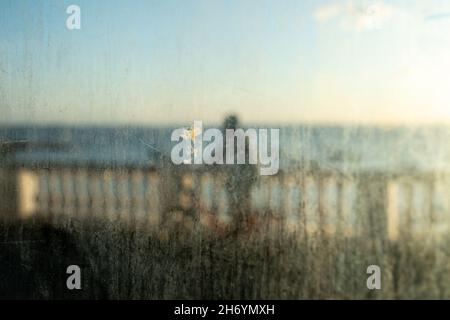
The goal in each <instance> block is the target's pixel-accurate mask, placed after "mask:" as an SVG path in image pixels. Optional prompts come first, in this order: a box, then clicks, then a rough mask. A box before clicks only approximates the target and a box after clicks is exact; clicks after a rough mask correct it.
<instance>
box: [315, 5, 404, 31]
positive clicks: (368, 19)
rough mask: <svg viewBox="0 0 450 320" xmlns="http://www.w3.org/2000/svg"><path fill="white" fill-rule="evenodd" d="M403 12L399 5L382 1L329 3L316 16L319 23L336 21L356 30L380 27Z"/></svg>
mask: <svg viewBox="0 0 450 320" xmlns="http://www.w3.org/2000/svg"><path fill="white" fill-rule="evenodd" d="M401 13H403V10H401V9H400V8H399V7H395V6H393V5H388V4H386V3H384V2H381V1H374V2H369V3H366V4H355V3H354V2H353V1H349V2H347V3H343V2H340V3H329V4H326V5H322V6H319V7H318V8H316V10H315V12H314V18H315V20H316V21H317V22H319V23H328V22H331V21H333V22H336V23H338V24H339V25H340V26H342V27H346V28H350V29H356V30H371V29H379V28H381V27H382V26H383V25H384V24H385V23H387V22H388V21H389V20H391V19H392V18H393V17H394V16H395V15H398V14H401Z"/></svg>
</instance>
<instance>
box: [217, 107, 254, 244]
mask: <svg viewBox="0 0 450 320" xmlns="http://www.w3.org/2000/svg"><path fill="white" fill-rule="evenodd" d="M223 127H224V137H226V129H233V130H236V129H238V128H239V120H238V117H237V116H236V115H229V116H227V117H226V118H225V121H224V124H223ZM226 145H227V144H226V143H225V144H224V148H226ZM233 152H234V164H231V165H230V164H226V165H224V166H223V168H224V171H225V176H226V182H225V190H226V194H227V198H228V210H229V213H230V215H231V217H232V225H231V232H232V234H234V235H235V236H238V235H239V234H242V233H245V232H246V231H248V229H249V218H250V213H251V212H250V211H251V189H252V186H253V185H254V183H255V182H256V179H257V166H256V165H254V164H249V161H248V160H249V159H248V157H249V141H248V138H247V137H246V138H245V164H236V163H237V161H236V156H237V143H236V138H234V151H233ZM225 154H226V150H224V155H225Z"/></svg>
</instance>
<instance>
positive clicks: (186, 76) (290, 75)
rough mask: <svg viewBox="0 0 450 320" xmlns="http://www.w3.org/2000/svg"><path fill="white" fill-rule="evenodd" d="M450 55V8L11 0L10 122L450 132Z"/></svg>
mask: <svg viewBox="0 0 450 320" xmlns="http://www.w3.org/2000/svg"><path fill="white" fill-rule="evenodd" d="M70 4H76V5H78V6H80V8H81V30H72V31H70V30H67V29H66V24H65V21H66V19H67V17H68V14H66V8H67V6H69V5H70ZM449 56H450V1H429V0H427V1H345V0H343V1H300V0H297V1H285V0H280V1H257V0H254V1H251V0H247V1H237V0H224V1H218V0H205V1H193V0H184V1H182V0H177V1H144V0H142V1H141V0H134V1H117V0H116V1H111V0H108V1H106V0H105V1H99V0H94V1H81V0H72V1H56V0H55V1H33V0H26V1H25V0H13V1H8V0H2V1H1V3H0V111H1V114H2V116H1V117H0V122H1V123H5V122H6V123H23V122H32V123H75V124H86V123H88V124H93V123H96V124H97V123H98V124H116V123H120V124H165V123H191V122H192V121H193V120H194V119H198V120H203V121H205V122H207V123H208V122H210V123H214V122H220V121H221V120H222V118H223V117H224V115H226V114H228V113H230V112H236V113H238V114H239V115H240V116H241V118H242V119H243V120H244V121H246V122H260V123H267V122H270V123H296V122H321V123H322V122H327V123H367V122H368V123H376V124H385V123H409V122H413V123H423V122H427V123H429V122H431V123H435V122H439V123H440V122H445V123H449V122H450V106H449V101H450V93H449V91H450V90H448V89H447V84H448V83H450V76H449V75H450V61H449V60H450V59H449V58H448V57H449Z"/></svg>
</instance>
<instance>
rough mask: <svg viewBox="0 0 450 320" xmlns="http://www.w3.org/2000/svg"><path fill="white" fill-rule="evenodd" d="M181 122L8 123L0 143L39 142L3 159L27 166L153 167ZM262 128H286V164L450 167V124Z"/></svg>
mask: <svg viewBox="0 0 450 320" xmlns="http://www.w3.org/2000/svg"><path fill="white" fill-rule="evenodd" d="M178 127H179V126H158V127H151V126H149V127H144V126H63V125H59V126H56V125H52V126H50V125H49V126H44V125H2V126H0V143H4V142H14V141H26V142H27V143H30V146H31V147H28V148H24V149H17V151H16V152H14V154H9V155H7V156H5V155H3V158H0V161H2V162H4V163H5V162H7V161H15V162H16V163H21V164H25V165H26V164H33V165H39V164H40V163H41V164H46V165H52V164H81V165H82V164H85V163H89V164H98V165H109V166H125V165H127V166H146V165H151V164H154V163H156V162H157V161H161V159H163V160H162V161H170V152H171V149H172V147H173V146H174V145H175V144H176V142H172V141H171V139H170V137H171V133H172V131H173V130H174V129H176V128H178ZM252 128H255V129H258V127H257V126H253V127H252ZM262 128H277V129H279V130H280V169H288V168H292V167H297V166H303V165H314V166H317V167H321V168H328V169H335V170H339V171H342V172H355V171H361V170H377V171H397V170H401V171H405V170H416V171H428V172H429V171H449V169H450V127H448V126H420V127H406V126H405V127H375V126H318V125H289V126H264V127H260V129H262ZM205 129H206V128H205ZM33 145H34V147H33ZM1 159H3V160H1ZM165 159H166V160H165Z"/></svg>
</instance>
